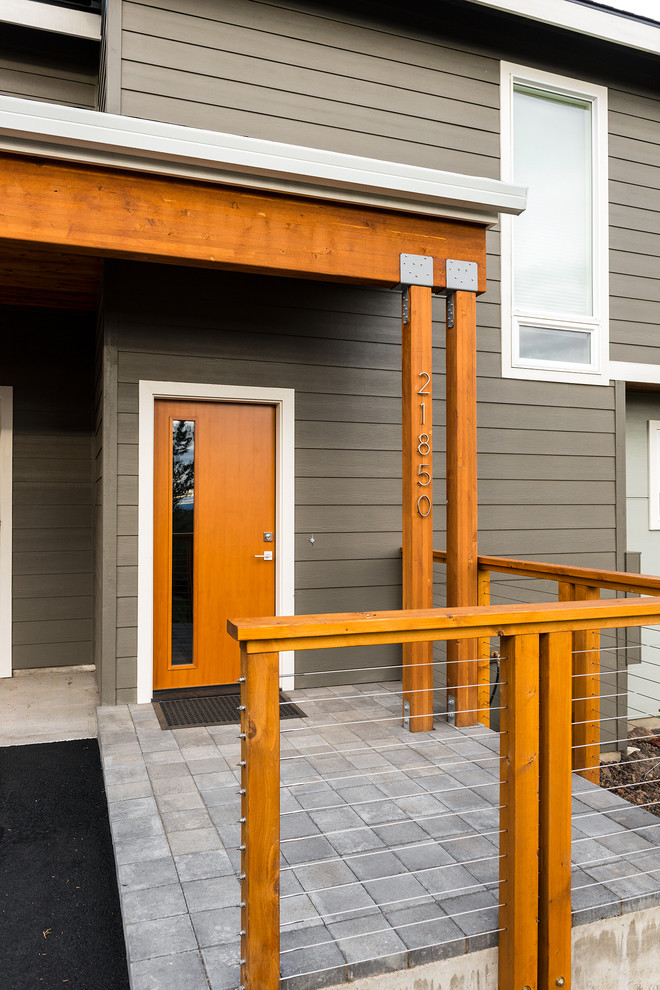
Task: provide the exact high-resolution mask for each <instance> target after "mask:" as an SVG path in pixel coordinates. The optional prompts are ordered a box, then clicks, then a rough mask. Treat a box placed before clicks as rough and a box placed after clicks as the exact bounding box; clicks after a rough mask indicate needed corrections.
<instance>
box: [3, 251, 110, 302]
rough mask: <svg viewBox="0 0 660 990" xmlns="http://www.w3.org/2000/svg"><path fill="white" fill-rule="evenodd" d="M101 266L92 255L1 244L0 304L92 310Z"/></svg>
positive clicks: (97, 293) (98, 290)
mask: <svg viewBox="0 0 660 990" xmlns="http://www.w3.org/2000/svg"><path fill="white" fill-rule="evenodd" d="M102 266H103V261H102V259H101V258H99V257H94V256H92V255H81V254H71V253H67V252H64V251H60V250H58V249H53V248H48V247H32V246H27V247H23V246H18V245H7V244H4V245H3V244H0V305H2V306H43V307H48V308H51V309H75V310H85V311H94V310H95V309H96V305H97V301H98V297H99V292H100V288H101V272H102Z"/></svg>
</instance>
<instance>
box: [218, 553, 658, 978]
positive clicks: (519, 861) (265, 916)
mask: <svg viewBox="0 0 660 990" xmlns="http://www.w3.org/2000/svg"><path fill="white" fill-rule="evenodd" d="M516 563H518V562H516ZM599 573H603V572H599ZM544 576H545V575H544ZM566 577H567V575H565V574H564V575H563V578H566ZM635 579H636V580H639V579H638V577H637V576H636V577H635ZM585 586H586V587H589V586H590V585H588V584H586V585H585ZM580 587H581V585H580ZM621 590H625V589H621ZM658 622H660V597H653V598H638V599H614V600H603V601H595V600H594V601H565V602H551V603H549V604H542V605H515V606H511V607H508V608H500V607H494V606H484V607H480V608H455V609H425V610H422V611H399V612H373V613H347V614H328V615H306V616H305V615H303V616H288V617H279V618H263V619H237V620H234V621H233V622H228V624H227V626H228V631H229V633H230V634H231V635H232V636H233V637H234V638H235V639H236V640H238V641H239V643H240V647H241V679H240V680H241V707H242V711H241V795H242V818H241V828H242V832H241V850H242V852H241V857H242V859H241V862H242V870H241V873H242V876H241V880H242V884H243V886H242V897H241V922H242V923H241V977H242V979H241V984H242V985H243V986H244V987H245V990H276V988H277V987H278V985H279V857H280V846H279V676H278V675H279V671H278V652H279V651H280V650H292V649H305V650H316V649H328V648H331V647H347V646H349V647H350V646H365V645H377V644H383V643H419V642H422V643H423V642H432V641H437V640H445V641H447V640H454V641H456V640H463V641H464V640H467V639H477V640H484V639H489V638H490V637H491V636H499V637H500V639H501V653H502V661H501V662H502V684H501V709H502V713H501V737H500V739H501V748H500V781H501V782H500V829H501V853H502V854H503V858H502V859H501V860H500V863H501V868H500V884H501V886H500V891H501V893H500V905H501V906H500V928H501V929H503V930H502V931H501V932H500V939H499V984H498V985H499V990H522V988H525V987H529V988H530V990H535V988H537V987H538V988H540V990H551V988H554V987H557V986H562V987H564V988H565V990H569V988H570V983H571V979H570V945H571V941H570V940H571V910H570V903H571V902H570V889H571V888H570V881H571V872H570V806H571V774H570V768H571V731H570V728H571V704H570V701H571V680H572V669H571V649H572V637H574V636H575V635H576V634H579V633H582V632H588V631H589V630H593V629H606V628H617V627H627V626H641V625H648V624H654V623H658ZM541 741H542V744H541ZM539 894H540V896H539Z"/></svg>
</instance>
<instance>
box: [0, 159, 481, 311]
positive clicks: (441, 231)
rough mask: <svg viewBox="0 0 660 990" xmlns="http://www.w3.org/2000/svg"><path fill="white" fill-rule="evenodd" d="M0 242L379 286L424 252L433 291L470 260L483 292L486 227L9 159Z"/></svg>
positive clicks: (2, 163) (2, 177)
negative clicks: (404, 260)
mask: <svg viewBox="0 0 660 990" xmlns="http://www.w3.org/2000/svg"><path fill="white" fill-rule="evenodd" d="M3 244H4V245H6V246H8V247H9V246H11V245H12V244H13V245H20V246H21V247H22V248H25V247H27V246H28V245H33V246H35V247H38V246H43V245H51V246H52V247H56V248H61V249H63V250H66V251H68V252H74V253H79V254H93V255H99V256H101V257H108V258H125V259H129V260H133V261H151V262H166V263H170V264H177V265H194V266H197V267H206V268H215V267H223V268H231V269H234V270H237V271H244V272H262V273H265V274H271V275H281V276H292V277H303V278H315V279H324V280H330V281H339V282H349V283H358V284H361V285H381V286H394V285H397V284H398V283H399V256H400V254H402V253H409V254H423V255H429V256H432V257H433V258H434V273H433V279H434V285H433V288H434V289H435V290H439V289H443V288H444V286H445V262H444V259H446V258H448V257H449V258H461V259H465V260H466V261H474V262H477V264H478V265H479V280H480V281H479V291H481V292H483V291H485V288H486V242H485V227H484V225H483V224H479V223H468V222H465V221H459V220H448V219H442V218H436V217H433V218H429V217H424V216H419V215H415V214H411V213H401V212H398V211H395V210H391V211H388V210H382V209H370V208H367V207H362V206H352V205H342V204H337V203H330V202H328V201H323V200H314V199H306V198H304V197H301V196H298V197H296V196H285V195H279V194H275V193H267V192H255V191H253V190H246V189H238V188H234V187H231V186H223V185H219V184H214V183H204V182H197V181H194V180H187V179H177V178H171V177H169V178H163V177H161V176H158V175H153V174H151V173H138V172H129V171H121V170H119V169H116V170H113V169H109V168H103V167H100V166H96V167H92V166H88V165H79V164H70V163H66V162H58V161H52V160H49V159H45V158H43V159H42V158H39V159H34V158H27V157H22V156H18V155H7V154H0V246H1V245H3Z"/></svg>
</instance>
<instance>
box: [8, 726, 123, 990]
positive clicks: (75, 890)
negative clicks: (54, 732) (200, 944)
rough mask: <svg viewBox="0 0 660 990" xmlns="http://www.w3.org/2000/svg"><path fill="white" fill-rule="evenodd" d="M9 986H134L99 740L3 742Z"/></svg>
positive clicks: (25, 989)
mask: <svg viewBox="0 0 660 990" xmlns="http://www.w3.org/2000/svg"><path fill="white" fill-rule="evenodd" d="M0 933H1V934H0V944H1V945H2V949H1V950H0V956H1V958H2V966H1V976H0V986H2V987H7V988H9V987H11V988H12V990H39V988H42V987H43V988H48V990H50V988H55V987H57V988H59V990H63V988H66V990H101V988H102V990H128V986H129V983H128V973H127V967H126V953H125V948H124V936H123V930H122V924H121V915H120V909H119V896H118V893H117V880H116V875H115V866H114V857H113V853H112V844H111V839H110V828H109V824H108V809H107V804H106V799H105V791H104V787H103V776H102V772H101V761H100V758H99V748H98V744H97V742H96V739H80V740H73V741H71V742H60V743H47V744H40V745H35V746H6V747H2V748H0Z"/></svg>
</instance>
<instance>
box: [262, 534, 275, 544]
mask: <svg viewBox="0 0 660 990" xmlns="http://www.w3.org/2000/svg"><path fill="white" fill-rule="evenodd" d="M272 542H273V534H272V533H264V543H272Z"/></svg>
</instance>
